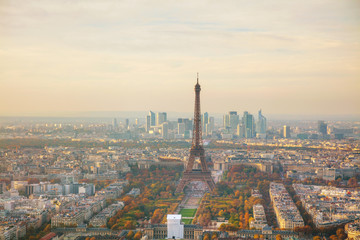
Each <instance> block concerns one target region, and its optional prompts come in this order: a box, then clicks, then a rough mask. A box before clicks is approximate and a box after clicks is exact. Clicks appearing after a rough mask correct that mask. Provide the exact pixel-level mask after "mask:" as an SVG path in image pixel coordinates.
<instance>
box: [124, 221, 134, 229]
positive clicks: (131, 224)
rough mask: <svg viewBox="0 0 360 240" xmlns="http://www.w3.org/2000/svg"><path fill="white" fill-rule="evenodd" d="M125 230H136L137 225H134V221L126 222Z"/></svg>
mask: <svg viewBox="0 0 360 240" xmlns="http://www.w3.org/2000/svg"><path fill="white" fill-rule="evenodd" d="M124 228H125V229H135V224H134V223H133V221H126V223H125V225H124Z"/></svg>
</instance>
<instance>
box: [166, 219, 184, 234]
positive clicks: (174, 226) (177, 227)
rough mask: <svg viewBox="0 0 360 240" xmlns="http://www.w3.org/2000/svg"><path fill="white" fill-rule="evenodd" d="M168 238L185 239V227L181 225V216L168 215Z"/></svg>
mask: <svg viewBox="0 0 360 240" xmlns="http://www.w3.org/2000/svg"><path fill="white" fill-rule="evenodd" d="M167 238H168V239H183V238H184V225H183V224H181V215H179V214H168V215H167Z"/></svg>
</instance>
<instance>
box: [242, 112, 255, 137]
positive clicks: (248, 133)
mask: <svg viewBox="0 0 360 240" xmlns="http://www.w3.org/2000/svg"><path fill="white" fill-rule="evenodd" d="M242 125H243V131H242V132H243V134H244V136H243V137H245V138H253V137H255V123H254V116H253V115H252V114H249V113H248V112H247V111H245V112H244V115H243V117H242Z"/></svg>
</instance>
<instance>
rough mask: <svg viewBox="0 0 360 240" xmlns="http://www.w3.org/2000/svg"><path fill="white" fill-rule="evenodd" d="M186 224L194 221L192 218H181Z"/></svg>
mask: <svg viewBox="0 0 360 240" xmlns="http://www.w3.org/2000/svg"><path fill="white" fill-rule="evenodd" d="M181 221H182V222H183V223H184V224H191V223H192V219H182V220H181Z"/></svg>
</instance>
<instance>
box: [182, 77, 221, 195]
mask: <svg viewBox="0 0 360 240" xmlns="http://www.w3.org/2000/svg"><path fill="white" fill-rule="evenodd" d="M200 91H201V87H200V84H199V75H198V77H197V83H196V85H195V110H194V129H193V138H192V145H191V148H190V157H189V161H188V163H187V166H186V169H185V171H184V173H183V177H182V179H181V180H180V183H179V185H178V186H177V188H176V192H182V191H184V188H185V186H186V185H188V184H189V183H190V182H193V181H201V182H203V183H205V184H206V185H207V187H208V188H209V190H210V191H212V190H213V189H214V188H215V182H214V180H213V178H212V177H211V172H210V171H209V170H208V167H207V165H206V160H205V150H204V147H203V145H202V140H201V135H202V134H201V133H202V131H201V111H200ZM195 159H199V160H200V165H201V169H193V167H194V163H195Z"/></svg>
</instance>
